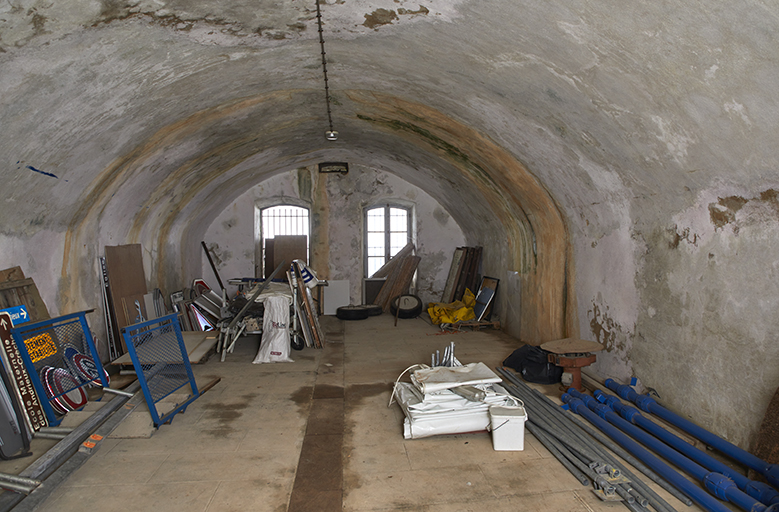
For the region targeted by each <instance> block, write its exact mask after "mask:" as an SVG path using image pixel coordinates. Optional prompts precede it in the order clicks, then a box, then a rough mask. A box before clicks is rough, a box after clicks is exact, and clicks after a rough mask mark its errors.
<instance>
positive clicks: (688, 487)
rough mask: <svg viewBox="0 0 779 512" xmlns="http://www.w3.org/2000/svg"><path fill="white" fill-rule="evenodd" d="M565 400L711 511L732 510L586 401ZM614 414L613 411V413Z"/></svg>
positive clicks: (564, 400) (567, 396)
mask: <svg viewBox="0 0 779 512" xmlns="http://www.w3.org/2000/svg"><path fill="white" fill-rule="evenodd" d="M563 402H565V403H567V404H568V405H570V406H571V409H572V410H573V411H574V412H576V413H577V414H579V415H581V416H583V417H585V418H587V420H588V421H589V422H590V423H592V424H593V425H595V426H596V427H598V428H599V429H601V430H602V431H603V432H605V433H606V434H607V435H608V436H609V437H611V438H612V439H614V440H615V441H616V442H617V443H619V444H620V445H622V446H623V447H624V448H625V449H626V450H630V452H632V453H633V454H634V455H636V456H637V457H640V458H641V460H643V461H645V462H646V464H648V465H649V466H650V467H651V468H652V469H654V470H655V471H657V472H658V473H660V474H661V475H663V476H664V477H665V478H667V479H668V480H670V481H671V482H672V483H673V484H674V485H675V486H677V487H678V488H679V489H680V490H682V491H683V492H684V493H685V494H687V495H688V496H690V498H691V499H692V500H693V501H695V502H696V503H697V504H698V505H700V506H701V507H703V508H704V509H706V510H708V511H710V512H730V508H728V507H727V506H725V505H724V504H723V503H722V502H720V501H718V500H717V499H715V498H714V497H713V496H711V495H710V494H708V493H706V491H704V490H703V489H701V488H700V487H698V486H697V485H695V484H694V483H693V482H691V481H690V480H688V479H686V478H685V477H683V476H682V475H680V474H679V473H677V472H676V471H675V470H674V469H673V468H671V467H670V466H668V464H666V463H665V462H663V461H662V460H660V459H659V458H658V457H657V456H655V455H654V454H652V453H651V452H650V451H649V450H647V449H646V448H644V447H643V446H641V445H640V444H638V443H637V442H635V441H633V440H632V439H630V438H629V437H628V436H627V435H625V434H623V433H622V432H620V431H619V430H618V429H617V428H616V427H614V426H612V425H610V424H609V423H608V422H607V421H606V420H604V419H603V418H601V417H600V416H598V415H597V414H595V413H594V412H592V411H591V410H590V409H589V408H588V407H587V405H585V403H584V402H583V401H582V400H580V399H578V398H574V397H573V396H571V395H569V394H567V393H566V394H564V395H563ZM612 414H613V413H612Z"/></svg>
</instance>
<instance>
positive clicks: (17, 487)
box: [0, 481, 35, 494]
mask: <svg viewBox="0 0 779 512" xmlns="http://www.w3.org/2000/svg"><path fill="white" fill-rule="evenodd" d="M0 489H6V490H9V491H13V492H16V493H19V494H30V493H31V492H32V491H34V490H35V486H33V487H31V486H29V485H23V484H18V483H14V482H3V481H0Z"/></svg>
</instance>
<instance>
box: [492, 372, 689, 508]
mask: <svg viewBox="0 0 779 512" xmlns="http://www.w3.org/2000/svg"><path fill="white" fill-rule="evenodd" d="M498 371H499V372H500V373H501V375H503V376H505V377H506V378H508V379H509V380H510V381H511V382H513V383H515V384H516V387H517V388H518V389H520V390H523V391H524V394H525V395H527V396H530V397H532V398H534V399H535V402H536V403H537V404H538V405H539V406H545V407H546V408H547V410H549V411H550V412H553V414H555V415H556V416H557V417H558V418H559V419H560V420H563V418H565V419H568V420H570V422H564V421H563V422H562V424H563V425H565V426H569V425H570V428H573V426H574V425H575V426H578V427H579V428H580V430H581V431H583V432H584V433H585V434H587V435H589V436H590V437H589V438H588V437H582V440H583V441H584V442H586V443H588V444H590V446H591V447H592V448H593V449H596V450H601V448H600V447H599V446H597V445H595V444H594V443H592V441H591V439H595V440H596V441H598V442H599V443H601V444H602V445H603V446H605V447H606V448H608V449H609V450H611V451H612V452H614V453H615V454H617V455H618V456H619V457H621V458H622V459H623V460H625V461H627V462H628V463H629V464H631V465H632V466H633V467H635V468H636V469H638V470H639V471H641V472H642V473H643V474H644V475H646V476H647V478H649V479H650V480H652V481H653V482H655V483H656V484H658V485H660V486H661V487H663V489H665V490H666V491H668V492H669V493H670V494H671V495H672V496H674V497H675V498H676V499H678V500H679V501H681V502H682V503H684V504H685V505H687V506H690V505H692V501H691V500H690V499H689V498H688V497H687V496H685V495H684V494H682V493H681V492H679V490H678V489H676V488H675V487H673V486H671V485H670V484H669V483H668V482H667V481H666V480H665V479H664V478H662V477H660V476H659V475H658V474H657V473H655V472H654V471H652V470H651V469H649V468H648V467H647V466H646V465H645V464H643V463H642V462H641V461H639V460H638V459H636V458H635V457H633V455H631V454H630V453H628V452H627V451H626V450H624V449H623V448H622V447H621V446H619V445H617V444H616V443H614V442H613V441H611V440H610V439H608V438H606V437H605V436H604V435H602V434H601V433H600V432H597V431H595V430H594V429H592V428H591V427H590V426H589V425H585V424H584V423H583V422H581V421H579V419H578V418H576V417H574V416H573V415H571V414H568V413H565V412H564V411H563V410H562V409H561V408H560V407H559V406H558V405H557V404H555V403H554V402H552V401H551V400H550V399H549V398H548V397H547V396H545V395H543V394H542V393H540V392H538V391H537V390H534V389H532V388H530V386H528V385H527V384H525V383H524V382H522V381H521V380H519V379H518V378H517V377H516V376H514V375H512V374H511V373H509V372H507V371H506V370H504V369H502V368H498ZM632 479H633V480H634V481H635V482H637V486H640V487H641V490H642V491H643V492H644V494H646V495H647V496H648V497H649V496H651V497H652V498H653V500H650V502H651V501H659V502H660V503H665V504H666V508H667V510H674V509H673V507H671V506H670V505H668V504H667V503H666V502H665V500H663V499H662V498H661V497H660V496H659V495H658V494H657V493H655V492H654V491H653V490H652V489H650V488H649V487H647V486H646V485H644V484H643V482H641V480H640V479H637V478H635V477H634V476H633V478H632ZM653 506H655V505H654V504H653ZM656 508H657V507H656Z"/></svg>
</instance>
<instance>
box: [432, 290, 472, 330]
mask: <svg viewBox="0 0 779 512" xmlns="http://www.w3.org/2000/svg"><path fill="white" fill-rule="evenodd" d="M475 305H476V297H475V296H474V295H473V292H472V291H471V290H469V289H467V288H466V289H465V293H464V294H463V300H456V301H454V302H450V303H449V304H446V303H443V302H431V303H429V304H428V305H427V313H428V314H429V315H430V319H431V320H432V321H433V323H434V324H436V325H439V324H454V323H457V322H467V321H468V320H473V319H474V318H476V315H474V313H473V306H475Z"/></svg>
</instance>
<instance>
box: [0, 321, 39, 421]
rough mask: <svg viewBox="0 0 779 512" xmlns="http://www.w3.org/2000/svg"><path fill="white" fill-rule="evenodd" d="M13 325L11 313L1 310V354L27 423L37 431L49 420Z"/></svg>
mask: <svg viewBox="0 0 779 512" xmlns="http://www.w3.org/2000/svg"><path fill="white" fill-rule="evenodd" d="M12 325H13V324H12V322H11V314H10V313H8V312H7V311H0V356H2V359H3V363H4V364H5V367H6V368H7V369H8V373H9V374H10V375H11V378H12V379H13V381H14V383H15V384H16V385H15V386H14V392H15V393H16V396H17V398H19V403H21V404H22V408H23V409H24V411H25V413H26V416H27V417H26V418H25V419H26V420H27V424H28V426H29V427H30V429H31V431H37V430H38V429H40V428H41V427H45V426H46V425H48V421H47V420H46V414H45V413H44V412H43V406H42V405H41V402H40V400H39V399H38V394H37V393H36V392H35V387H34V385H33V383H32V380H31V379H30V375H29V374H28V373H27V369H26V368H25V367H24V361H23V360H22V356H21V355H20V354H19V347H17V346H16V342H15V341H14V339H13V336H11V327H12Z"/></svg>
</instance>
